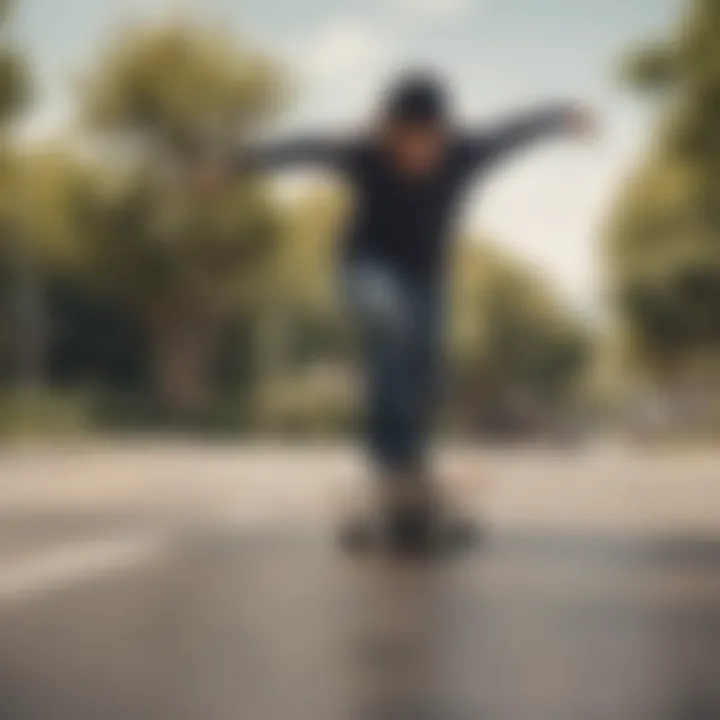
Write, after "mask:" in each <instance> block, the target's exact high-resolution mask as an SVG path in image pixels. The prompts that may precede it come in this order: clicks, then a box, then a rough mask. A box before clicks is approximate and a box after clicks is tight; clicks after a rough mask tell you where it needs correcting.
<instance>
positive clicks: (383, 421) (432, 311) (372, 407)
mask: <svg viewBox="0 0 720 720" xmlns="http://www.w3.org/2000/svg"><path fill="white" fill-rule="evenodd" d="M344 295H345V298H346V301H347V304H348V306H349V309H350V312H351V315H352V317H353V319H354V320H355V322H356V324H357V326H358V328H359V331H360V338H361V341H362V345H363V348H362V349H363V365H364V367H363V369H364V373H363V374H364V382H365V397H366V433H365V434H366V439H367V444H368V446H369V451H370V454H371V456H372V459H373V460H374V462H375V463H376V464H377V466H378V469H380V470H381V471H390V472H396V471H399V472H402V471H405V470H419V469H422V467H423V465H424V463H425V462H426V460H427V453H428V451H429V443H430V435H431V432H432V429H433V423H434V419H435V415H436V410H437V407H438V404H439V403H438V399H439V398H438V396H439V376H440V369H441V363H442V297H441V295H442V294H441V290H440V287H439V284H438V283H434V282H431V281H423V280H416V279H411V278H407V277H404V276H402V275H401V274H399V273H398V272H397V271H395V270H393V269H392V268H391V267H388V266H387V265H385V264H382V263H379V262H377V261H371V260H356V261H351V262H349V263H348V264H347V265H346V267H345V273H344Z"/></svg>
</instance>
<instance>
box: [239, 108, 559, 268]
mask: <svg viewBox="0 0 720 720" xmlns="http://www.w3.org/2000/svg"><path fill="white" fill-rule="evenodd" d="M567 119H568V108H567V107H555V108H552V109H549V110H547V109H546V110H543V111H540V112H535V113H532V114H528V115H524V116H521V117H519V118H516V119H514V120H512V121H511V122H508V123H505V124H503V125H502V126H500V127H499V128H496V129H491V130H489V131H485V132H479V133H462V132H457V133H454V134H453V135H452V136H451V137H450V140H449V142H448V144H447V147H446V151H445V154H444V158H443V161H442V163H441V164H440V166H439V167H438V169H437V171H435V172H434V173H432V174H431V175H429V176H423V177H418V178H413V177H409V176H407V175H406V174H403V173H402V172H401V171H400V170H399V169H398V168H396V167H395V166H394V164H393V162H392V159H391V158H390V157H389V156H388V154H387V153H386V152H385V151H384V150H383V148H382V147H381V146H380V145H379V144H378V143H376V142H374V141H373V140H371V139H362V138H358V139H354V140H334V139H330V138H327V137H316V138H312V137H309V138H303V139H297V140H291V141H287V142H280V143H275V144H269V145H266V146H257V147H254V148H250V149H248V150H246V151H243V152H242V153H240V154H239V155H238V157H237V162H238V163H239V164H240V165H242V166H243V167H245V168H250V169H266V170H267V169H269V170H272V169H279V168H283V167H287V166H296V165H298V166H299V165H313V166H321V167H327V168H330V169H332V170H335V171H338V172H339V173H341V174H342V175H343V176H344V177H345V179H346V180H347V181H348V182H349V184H350V185H351V187H352V188H353V190H354V194H355V205H354V212H353V214H352V217H351V218H350V220H349V222H348V225H347V228H346V230H345V251H346V253H347V254H348V256H349V257H351V258H371V259H374V260H379V261H382V262H385V263H388V264H389V265H391V266H392V267H393V268H395V269H396V270H397V271H399V272H401V273H403V274H405V275H408V276H411V277H419V278H427V279H431V278H434V277H437V276H438V275H439V273H440V272H441V269H442V267H443V265H444V257H445V254H446V246H447V238H448V236H449V235H450V234H451V231H452V228H453V225H454V221H455V218H456V215H457V208H458V206H459V204H460V200H461V198H462V194H463V192H462V191H463V190H464V189H465V188H466V186H467V185H468V184H469V182H470V180H471V179H472V178H473V177H475V176H477V175H478V174H481V173H482V172H483V171H484V170H486V169H487V168H488V167H489V166H490V165H491V164H492V163H493V161H495V160H496V159H497V158H499V157H501V156H502V155H504V154H505V153H506V152H508V151H510V150H513V149H516V148H518V147H520V146H523V145H526V144H528V143H530V142H531V141H533V140H536V139H538V138H540V137H543V136H546V135H550V134H554V133H557V132H559V131H562V130H563V129H565V128H566V127H567Z"/></svg>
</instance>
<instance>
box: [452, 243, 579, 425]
mask: <svg viewBox="0 0 720 720" xmlns="http://www.w3.org/2000/svg"><path fill="white" fill-rule="evenodd" d="M455 275H456V283H455V287H456V294H455V300H454V302H455V312H454V326H453V350H454V353H453V354H454V361H453V362H454V365H455V367H456V381H455V383H454V385H455V390H456V391H455V393H454V395H455V400H454V404H455V405H456V406H459V409H460V413H461V415H462V421H463V423H465V424H467V423H469V424H470V425H471V426H474V427H476V428H477V427H478V426H480V428H482V429H489V430H493V431H504V432H513V431H518V430H522V429H529V426H531V425H532V426H536V425H538V424H542V423H544V422H547V421H548V420H552V419H553V416H554V415H557V414H558V412H561V411H563V410H564V409H566V408H567V406H568V404H569V402H570V401H571V399H572V394H573V391H574V390H576V389H577V384H578V380H579V378H580V377H581V374H582V370H583V369H584V367H585V364H586V361H587V359H588V357H589V352H590V349H591V341H590V337H589V333H588V332H587V331H586V330H585V329H584V328H583V327H582V325H581V323H580V320H579V319H578V318H576V317H574V316H573V314H572V313H571V312H570V311H568V310H567V309H566V308H564V307H563V305H562V304H561V303H560V302H559V300H558V299H557V298H556V297H555V296H554V295H553V293H552V292H551V291H550V289H549V287H548V286H547V285H546V283H544V282H543V281H542V279H541V278H538V277H537V276H536V275H535V274H534V273H533V272H532V271H531V270H530V269H529V268H527V267H525V266H523V264H522V263H521V262H519V261H518V260H517V259H514V258H512V257H508V256H506V255H503V254H502V253H500V252H499V251H498V250H497V249H495V248H493V247H492V246H491V245H488V244H487V243H483V242H478V241H477V240H470V241H467V242H464V243H463V244H462V245H461V246H460V248H459V251H458V254H457V257H456V270H455Z"/></svg>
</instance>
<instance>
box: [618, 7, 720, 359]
mask: <svg viewBox="0 0 720 720" xmlns="http://www.w3.org/2000/svg"><path fill="white" fill-rule="evenodd" d="M718 33H720V5H719V4H718V3H717V2H714V1H711V0H694V2H692V3H691V4H690V7H689V12H688V14H687V16H686V18H685V21H684V22H683V24H682V26H681V28H680V30H679V31H678V32H677V34H676V35H675V36H674V37H672V38H671V39H670V40H669V41H667V42H666V43H664V47H665V48H672V52H670V51H667V50H665V51H664V52H663V51H658V52H654V53H653V52H650V53H649V54H647V55H646V56H645V60H644V61H643V62H644V63H645V70H643V71H642V72H640V73H639V74H640V75H643V74H644V76H645V77H646V78H653V77H654V78H655V79H658V78H660V77H661V76H664V77H665V78H666V79H668V80H670V79H672V85H673V92H672V93H671V94H669V95H667V96H666V98H665V100H664V105H663V110H664V119H663V122H662V125H661V127H660V131H659V135H658V138H657V144H656V148H655V149H654V151H653V152H652V153H651V155H650V157H649V158H648V159H647V160H646V162H645V163H644V165H643V167H642V168H641V170H640V172H638V173H637V174H636V176H635V177H634V178H633V179H632V180H631V182H630V183H629V184H628V186H627V188H626V190H625V192H624V194H623V197H622V199H621V202H620V203H619V207H618V209H617V211H616V213H615V216H614V218H613V219H612V223H611V229H610V239H609V255H610V269H611V275H612V283H613V288H614V294H615V297H616V300H617V304H618V306H619V308H620V310H621V312H622V315H623V317H624V318H625V321H626V325H627V329H628V335H629V337H630V346H631V347H632V348H633V350H634V351H635V353H636V355H637V357H638V358H640V359H642V361H643V362H644V364H645V366H646V367H649V368H651V369H654V370H662V371H663V372H664V371H666V370H667V368H669V367H672V368H674V369H676V370H681V369H682V368H683V367H688V366H690V365H694V363H695V360H696V359H697V357H698V356H700V355H706V356H718V357H719V358H720V320H718V318H720V255H719V254H718V245H719V243H720V212H719V211H718V207H720V206H719V205H718V200H717V199H718V197H720V133H718V131H717V128H718V127H720V45H719V44H718V43H717V36H718ZM642 64H643V63H642V62H641V63H640V65H642ZM653 68H654V69H653ZM663 68H664V69H663Z"/></svg>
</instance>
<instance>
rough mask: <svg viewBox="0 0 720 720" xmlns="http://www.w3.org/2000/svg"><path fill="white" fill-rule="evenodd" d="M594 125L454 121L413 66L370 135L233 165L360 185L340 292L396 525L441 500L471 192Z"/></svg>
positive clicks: (555, 117) (584, 121)
mask: <svg viewBox="0 0 720 720" xmlns="http://www.w3.org/2000/svg"><path fill="white" fill-rule="evenodd" d="M592 127H593V119H592V116H591V114H590V113H589V112H588V111H586V110H584V109H583V108H581V107H579V106H578V105H575V104H561V105H554V106H551V107H544V108H541V109H537V110H535V111H532V112H527V113H524V114H521V115H519V116H517V117H514V118H513V119H511V120H509V121H506V122H504V123H501V124H500V125H499V126H497V127H494V128H488V129H480V130H471V131H468V130H464V129H461V128H459V127H457V126H456V123H455V121H454V118H453V112H452V108H451V99H450V97H449V93H448V91H447V89H446V86H445V84H444V83H443V82H442V81H441V80H440V79H438V78H437V77H435V76H434V75H432V74H430V73H426V72H413V73H410V74H405V75H403V76H402V77H401V78H400V79H398V80H397V81H396V82H395V83H393V84H392V86H391V87H390V89H389V91H388V92H387V93H386V94H385V96H384V98H383V102H382V104H381V107H380V112H379V113H378V118H377V122H376V123H375V124H374V125H373V127H372V128H371V129H370V131H369V132H366V133H363V134H361V135H359V136H357V137H352V138H333V137H326V136H317V137H304V138H297V139H291V140H288V141H284V142H272V143H268V144H261V145H257V146H254V147H249V148H245V149H243V150H241V151H238V152H236V153H235V154H234V155H233V157H232V160H231V162H230V163H228V164H226V166H225V168H224V169H225V170H227V169H228V166H230V167H231V168H232V170H233V171H235V172H252V171H274V170H280V169H282V168H286V167H290V166H300V165H314V166H320V167H323V168H328V169H331V170H332V171H335V172H337V173H339V174H341V175H342V176H344V178H345V179H346V180H347V181H348V184H349V185H350V187H351V188H352V190H353V192H354V211H353V213H352V214H351V217H350V219H349V221H348V222H347V225H346V227H345V229H344V233H343V244H342V253H341V256H342V262H341V263H340V265H341V268H342V270H341V276H342V280H343V282H342V287H343V289H344V292H343V294H344V296H345V300H346V301H347V306H348V308H349V310H350V313H351V316H352V317H353V318H354V320H355V321H356V323H357V326H358V328H359V330H360V336H361V338H362V340H363V343H362V345H363V350H364V352H363V367H364V374H365V383H364V384H365V388H366V402H367V412H366V418H367V419H366V441H367V446H368V449H369V453H370V456H371V458H372V461H373V463H374V465H375V467H376V470H377V473H376V474H377V478H378V483H377V487H378V489H379V491H380V492H379V494H380V507H381V509H382V510H383V511H384V513H382V514H383V515H387V516H388V517H391V518H393V520H392V522H391V524H392V523H395V524H397V525H398V526H399V525H403V523H404V524H405V525H408V523H407V519H408V517H412V518H414V519H415V520H417V519H418V518H419V517H423V518H425V520H427V518H428V517H429V516H430V515H431V512H430V510H431V509H434V508H435V507H436V505H437V503H436V502H435V500H436V494H435V493H434V492H433V490H432V482H431V480H430V469H429V449H430V444H431V436H432V431H433V423H434V421H435V418H436V416H437V411H438V404H439V387H440V375H441V367H442V354H443V353H442V347H443V326H444V321H443V318H444V312H445V303H444V295H445V290H446V285H447V280H446V274H447V273H446V269H447V266H448V257H449V254H450V246H451V239H452V236H453V228H454V227H455V223H456V221H457V218H458V215H459V210H460V207H461V200H462V198H463V194H464V191H465V190H466V189H467V188H468V187H469V185H470V184H471V182H472V181H473V180H474V179H476V178H477V177H478V176H481V175H483V174H484V173H486V172H487V171H488V170H489V169H490V168H491V167H492V166H493V165H494V164H496V163H497V162H498V161H499V160H501V159H502V158H504V157H506V156H507V155H508V154H509V153H510V152H511V151H514V150H518V149H520V148H521V147H524V146H527V145H529V144H531V143H532V142H533V141H537V140H539V139H541V138H548V137H551V136H558V135H562V134H586V133H588V132H589V131H590V130H591V129H592ZM215 169H216V170H217V166H215ZM520 210H521V209H520V208H519V211H520ZM400 517H403V518H404V520H403V522H400V520H399V518H400ZM410 524H411V525H412V523H410ZM415 525H417V523H415ZM422 525H423V527H425V526H426V525H427V522H424V523H422Z"/></svg>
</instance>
